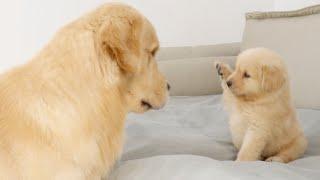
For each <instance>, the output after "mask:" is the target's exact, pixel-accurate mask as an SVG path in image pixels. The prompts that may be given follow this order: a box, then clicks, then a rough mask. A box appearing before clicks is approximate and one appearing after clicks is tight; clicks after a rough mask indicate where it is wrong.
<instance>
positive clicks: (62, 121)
mask: <svg viewBox="0 0 320 180" xmlns="http://www.w3.org/2000/svg"><path fill="white" fill-rule="evenodd" d="M158 47H159V42H158V39H157V35H156V33H155V30H154V28H153V26H152V25H151V24H150V22H149V21H148V20H147V19H146V18H145V17H144V16H142V15H141V14H140V13H139V12H137V11H136V10H135V9H133V8H131V7H128V6H126V5H122V4H117V3H116V4H106V5H103V6H101V7H99V8H98V9H97V10H95V11H93V12H91V13H89V14H87V15H85V16H83V17H81V18H80V19H78V20H76V21H74V22H72V23H71V24H69V25H67V26H65V27H64V28H62V29H61V30H60V31H59V32H58V33H57V34H56V35H55V37H54V38H53V39H52V40H51V41H50V42H49V43H48V45H47V46H46V47H45V48H44V49H42V50H41V52H39V54H38V55H36V56H35V57H34V58H33V59H32V60H31V61H30V62H29V63H27V64H25V65H22V66H20V67H17V68H15V69H13V70H11V71H9V72H7V73H5V74H3V75H1V76H0V134H1V135H0V177H1V179H10V180H15V179H26V180H29V179H30V180H44V179H46V180H49V179H57V180H64V179H66V180H73V179H77V180H79V179H83V180H85V179H88V180H94V179H101V178H102V177H103V176H107V175H108V172H109V171H110V169H111V168H112V166H113V164H114V163H115V161H116V160H117V159H118V158H119V156H120V154H121V150H122V144H123V135H124V123H125V118H126V114H127V113H128V112H140V113H141V112H145V111H147V110H149V109H159V108H161V107H163V106H164V105H165V103H166V99H167V96H168V85H167V82H166V80H165V78H164V76H163V75H162V74H161V73H160V72H159V70H158V68H157V63H156V61H155V58H154V56H155V53H156V51H157V49H158Z"/></svg>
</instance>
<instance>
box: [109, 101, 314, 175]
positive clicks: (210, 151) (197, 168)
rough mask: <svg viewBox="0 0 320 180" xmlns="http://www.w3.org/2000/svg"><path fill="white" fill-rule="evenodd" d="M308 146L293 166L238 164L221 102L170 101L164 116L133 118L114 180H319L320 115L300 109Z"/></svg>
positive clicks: (299, 112)
mask: <svg viewBox="0 0 320 180" xmlns="http://www.w3.org/2000/svg"><path fill="white" fill-rule="evenodd" d="M298 116H299V119H300V121H301V124H302V125H303V128H304V130H305V133H306V135H307V137H308V140H309V147H308V150H307V152H306V154H305V156H304V157H303V158H302V159H299V160H296V161H294V162H291V163H289V164H280V163H267V162H261V161H260V162H241V163H240V162H234V161H232V160H234V159H235V156H236V150H235V148H234V147H233V145H232V143H231V137H230V134H229V129H228V124H227V119H228V115H227V113H226V112H225V111H224V109H223V106H222V104H221V96H202V97H171V99H170V101H169V103H168V104H167V106H166V107H165V108H164V109H162V110H160V111H151V112H148V113H146V114H143V115H135V114H131V115H129V117H128V121H127V139H126V145H125V149H124V151H123V157H122V160H121V162H120V163H119V165H118V166H117V167H116V168H115V170H114V172H113V174H112V177H111V179H112V180H213V179H217V180H224V179H228V180H229V179H245V180H249V179H253V180H256V179H290V180H294V179H297V180H298V179H299V180H301V179H317V180H318V179H320V111H319V110H310V109H298Z"/></svg>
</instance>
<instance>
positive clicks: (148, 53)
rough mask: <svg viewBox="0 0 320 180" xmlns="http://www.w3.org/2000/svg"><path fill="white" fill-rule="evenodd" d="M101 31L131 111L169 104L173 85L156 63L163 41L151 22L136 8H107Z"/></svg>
mask: <svg viewBox="0 0 320 180" xmlns="http://www.w3.org/2000/svg"><path fill="white" fill-rule="evenodd" d="M103 13H105V14H104V15H103V16H102V18H101V20H100V21H101V25H100V28H99V32H98V34H99V37H98V39H99V46H101V49H102V52H103V53H104V55H105V56H108V57H109V58H110V59H112V60H113V61H115V62H116V63H117V66H118V68H119V72H120V76H121V78H120V81H121V92H123V93H124V96H125V99H126V104H127V105H128V108H129V111H132V112H145V111H147V110H149V109H159V108H161V107H163V106H164V105H165V103H166V100H167V96H168V90H169V85H168V84H167V82H166V79H165V78H164V76H163V75H162V74H161V73H160V72H159V70H158V67H157V62H156V60H155V55H156V52H157V50H158V48H159V41H158V38H157V35H156V32H155V30H154V28H153V26H152V25H151V23H150V22H149V21H148V20H147V19H146V18H145V17H144V16H142V15H141V14H140V13H139V12H137V11H136V10H135V9H133V8H131V7H129V6H126V5H122V4H111V5H107V6H106V7H105V9H104V10H103Z"/></svg>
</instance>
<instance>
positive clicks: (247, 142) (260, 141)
mask: <svg viewBox="0 0 320 180" xmlns="http://www.w3.org/2000/svg"><path fill="white" fill-rule="evenodd" d="M265 145H266V138H265V137H263V135H262V134H261V133H258V132H256V131H255V130H250V129H249V130H248V131H247V132H246V134H245V137H244V140H243V142H242V145H241V148H240V151H239V153H238V156H237V160H236V161H257V160H260V159H261V153H262V151H263V149H264V148H265Z"/></svg>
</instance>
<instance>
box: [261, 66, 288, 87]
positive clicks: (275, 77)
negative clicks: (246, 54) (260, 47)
mask: <svg viewBox="0 0 320 180" xmlns="http://www.w3.org/2000/svg"><path fill="white" fill-rule="evenodd" d="M261 72H262V81H261V83H262V88H263V90H264V91H266V92H272V91H274V90H277V89H279V88H280V87H282V86H283V84H284V83H285V81H286V75H285V73H284V72H283V71H282V70H281V69H280V68H278V67H276V66H268V65H263V66H262V71H261Z"/></svg>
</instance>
